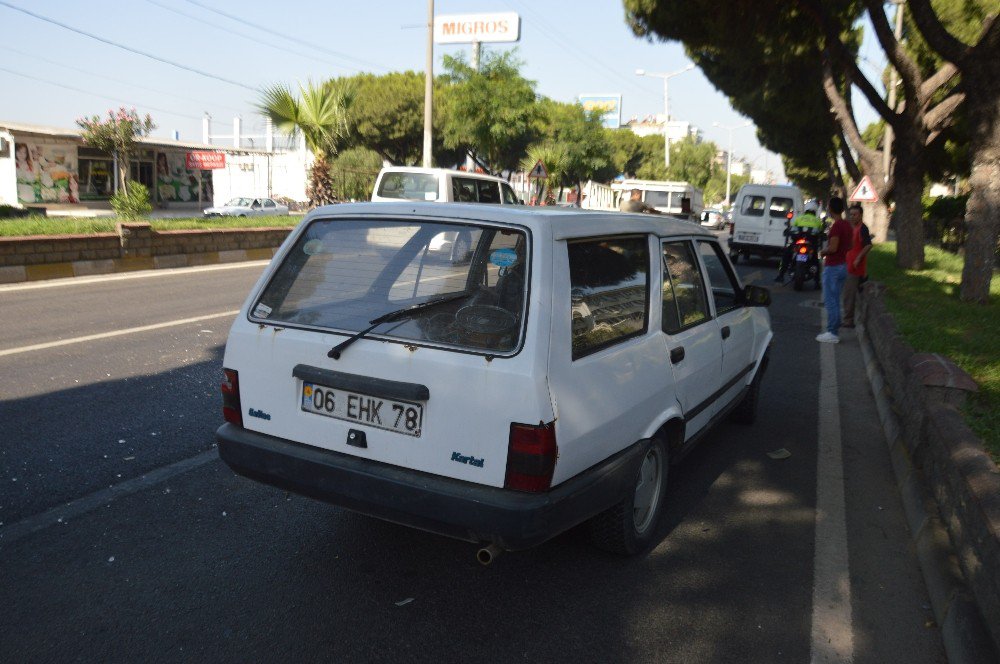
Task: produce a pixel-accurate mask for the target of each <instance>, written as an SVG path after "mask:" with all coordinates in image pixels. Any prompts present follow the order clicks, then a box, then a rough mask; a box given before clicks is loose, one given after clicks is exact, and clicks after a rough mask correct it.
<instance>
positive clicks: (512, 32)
mask: <svg viewBox="0 0 1000 664" xmlns="http://www.w3.org/2000/svg"><path fill="white" fill-rule="evenodd" d="M520 38H521V17H520V16H518V15H517V13H516V12H501V13H497V14H443V15H441V16H435V17H434V42H435V43H437V44H471V43H473V42H516V41H518V40H519V39H520Z"/></svg>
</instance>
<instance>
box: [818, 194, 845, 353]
mask: <svg viewBox="0 0 1000 664" xmlns="http://www.w3.org/2000/svg"><path fill="white" fill-rule="evenodd" d="M828 207H829V210H830V216H831V217H833V225H832V226H830V230H829V231H827V243H826V249H824V250H823V251H821V252H819V255H820V256H823V257H824V259H825V260H824V261H823V304H825V305H826V332H822V333H820V334H819V335H817V336H816V341H819V342H822V343H827V344H836V343H840V337H838V336H837V333H838V332H839V331H840V296H841V293H843V291H844V282H845V281H846V280H847V252H848V251H849V250H850V248H851V225H850V224H848V223H847V220H845V219H844V199H843V198H838V197H836V196H834V197H833V198H831V199H830V204H829V206H828Z"/></svg>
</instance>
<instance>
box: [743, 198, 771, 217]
mask: <svg viewBox="0 0 1000 664" xmlns="http://www.w3.org/2000/svg"><path fill="white" fill-rule="evenodd" d="M765 207H767V199H766V198H764V197H763V196H752V195H749V194H748V195H746V196H744V197H743V205H742V207H740V214H744V215H746V216H748V217H763V216H764V208H765Z"/></svg>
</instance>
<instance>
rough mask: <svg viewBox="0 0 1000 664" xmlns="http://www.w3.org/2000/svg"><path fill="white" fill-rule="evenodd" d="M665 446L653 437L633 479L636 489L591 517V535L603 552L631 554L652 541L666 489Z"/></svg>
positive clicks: (666, 465) (643, 548)
mask: <svg viewBox="0 0 1000 664" xmlns="http://www.w3.org/2000/svg"><path fill="white" fill-rule="evenodd" d="M667 468H668V464H667V446H666V444H665V443H664V442H663V441H662V440H659V439H658V438H654V439H653V440H652V441H651V442H650V445H649V447H648V448H647V449H646V454H645V456H643V459H642V463H641V464H640V465H639V472H638V474H637V476H636V478H635V489H634V491H633V492H632V493H631V495H629V496H628V497H626V498H625V499H624V500H622V501H621V502H620V503H618V504H617V505H614V506H613V507H611V508H609V509H607V510H606V511H604V512H601V513H600V514H598V515H597V516H595V517H594V518H593V519H591V520H590V537H591V540H592V541H593V542H594V544H595V545H596V546H597V547H598V548H601V549H604V550H605V551H610V552H611V553H618V554H623V555H634V554H636V553H639V552H641V551H643V550H645V549H646V548H647V547H649V546H650V545H651V544H652V543H653V538H654V535H655V534H656V526H657V524H658V523H659V521H660V513H661V512H662V511H663V496H664V494H665V493H666V488H667Z"/></svg>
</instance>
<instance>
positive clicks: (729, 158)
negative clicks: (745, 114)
mask: <svg viewBox="0 0 1000 664" xmlns="http://www.w3.org/2000/svg"><path fill="white" fill-rule="evenodd" d="M750 125H751V122H750V121H749V120H747V121H746V122H744V123H743V124H738V125H732V126H726V125H723V124H719V123H718V122H713V123H712V126H714V127H719V128H720V129H725V130H727V131H728V132H729V149H728V150H726V208H729V188H730V186H731V181H732V177H733V130H734V129H742V128H743V127H749V126H750Z"/></svg>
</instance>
